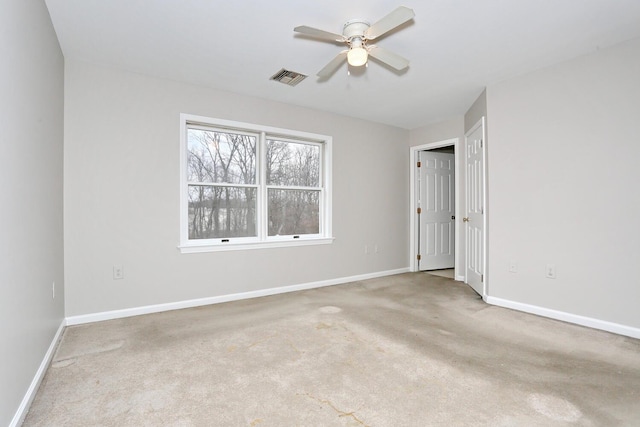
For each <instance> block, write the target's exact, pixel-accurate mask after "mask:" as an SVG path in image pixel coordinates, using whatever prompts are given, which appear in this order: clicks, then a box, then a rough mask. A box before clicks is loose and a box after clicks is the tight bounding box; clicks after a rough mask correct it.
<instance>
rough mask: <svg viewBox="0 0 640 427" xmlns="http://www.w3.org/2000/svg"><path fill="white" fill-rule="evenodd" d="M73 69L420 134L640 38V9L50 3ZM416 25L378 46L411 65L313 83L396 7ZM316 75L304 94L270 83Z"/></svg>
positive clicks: (566, 0) (536, 4) (558, 1)
mask: <svg viewBox="0 0 640 427" xmlns="http://www.w3.org/2000/svg"><path fill="white" fill-rule="evenodd" d="M46 4H47V6H48V8H49V11H50V14H51V18H52V20H53V24H54V27H55V30H56V32H57V35H58V39H59V41H60V45H61V47H62V51H63V53H64V55H65V57H66V58H67V59H73V60H81V61H87V62H92V63H96V64H102V65H106V66H110V67H115V68H119V69H124V70H129V71H133V72H138V73H143V74H148V75H152V76H157V77H162V78H168V79H172V80H178V81H184V82H189V83H195V84H198V85H204V86H209V87H213V88H218V89H223V90H228V91H232V92H238V93H242V94H248V95H253V96H257V97H260V98H267V99H271V100H275V101H280V102H285V103H289V104H294V105H300V106H304V107H310V108H314V109H319V110H325V111H332V112H335V113H338V114H343V115H348V116H352V117H358V118H362V119H366V120H371V121H375V122H380V123H385V124H389V125H394V126H398V127H401V128H405V129H413V128H416V127H420V126H424V125H427V124H431V123H435V122H437V121H440V120H443V119H447V118H450V117H452V116H455V115H461V114H464V112H465V111H466V110H467V109H468V108H469V106H470V105H471V103H472V102H473V101H474V100H475V99H476V97H477V96H478V95H479V94H480V93H481V92H482V90H483V88H484V87H485V86H487V85H490V84H493V83H496V82H499V81H501V80H505V79H508V78H510V77H513V76H516V75H519V74H523V73H526V72H528V71H532V70H534V69H537V68H541V67H544V66H547V65H551V64H554V63H557V62H561V61H563V60H566V59H570V58H573V57H576V56H579V55H583V54H586V53H589V52H593V51H595V50H597V49H600V48H603V47H607V46H610V45H613V44H616V43H619V42H622V41H625V40H628V39H632V38H637V37H640V1H638V0H429V1H425V0H421V1H417V0H393V1H392V0H348V1H344V0H322V1H319V0H316V1H304V0H270V1H260V2H259V1H257V0H231V1H230V0H227V1H220V0H46ZM401 5H403V6H407V7H409V8H412V9H413V10H414V11H415V13H416V17H415V19H414V20H413V21H411V22H409V23H407V24H405V25H404V26H403V27H402V28H401V29H400V30H398V31H393V32H391V33H389V34H387V35H385V36H384V37H381V38H380V39H377V40H376V44H378V45H380V46H381V47H384V48H386V49H389V50H392V51H394V52H396V53H398V54H400V55H402V56H404V57H406V58H408V59H409V60H410V61H411V65H410V66H409V69H408V70H406V71H405V72H402V73H399V72H395V71H392V70H390V69H389V68H386V67H384V66H382V65H380V64H379V63H376V62H374V61H370V64H369V67H368V68H367V69H364V70H363V69H356V70H352V73H351V75H350V76H349V75H347V66H346V64H345V65H344V66H343V67H342V68H341V69H339V70H338V71H337V72H336V73H335V74H334V75H333V76H332V77H331V78H330V79H329V80H327V81H318V79H317V78H316V76H315V74H316V73H317V72H318V71H319V70H320V69H321V68H322V67H323V66H324V65H325V64H326V63H328V62H329V61H330V60H331V59H332V58H333V57H334V56H335V55H336V54H337V53H338V52H340V50H342V47H341V46H339V45H337V44H336V45H334V44H332V43H327V42H322V41H317V40H313V39H309V38H306V37H303V36H300V35H296V34H295V33H294V32H293V28H294V27H295V26H298V25H308V26H312V27H316V28H319V29H323V30H326V31H330V32H335V33H341V32H342V25H343V24H344V22H346V21H347V20H349V19H353V18H364V19H365V20H368V21H370V22H371V23H373V22H375V21H377V20H378V19H380V18H382V17H383V16H384V15H386V14H387V13H389V12H390V11H392V10H393V9H395V8H396V7H398V6H401ZM281 68H286V69H289V70H293V71H297V72H301V73H303V74H308V75H309V77H308V78H307V79H306V80H304V81H303V82H302V83H300V84H299V85H298V86H296V87H290V86H287V85H284V84H282V83H277V82H274V81H271V80H269V78H270V77H271V76H272V75H273V74H274V73H276V72H277V71H278V70H280V69H281Z"/></svg>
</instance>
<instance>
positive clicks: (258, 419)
mask: <svg viewBox="0 0 640 427" xmlns="http://www.w3.org/2000/svg"><path fill="white" fill-rule="evenodd" d="M258 424H262V419H261V418H256V419H255V420H253V421H251V424H250V425H251V427H255V426H257V425H258Z"/></svg>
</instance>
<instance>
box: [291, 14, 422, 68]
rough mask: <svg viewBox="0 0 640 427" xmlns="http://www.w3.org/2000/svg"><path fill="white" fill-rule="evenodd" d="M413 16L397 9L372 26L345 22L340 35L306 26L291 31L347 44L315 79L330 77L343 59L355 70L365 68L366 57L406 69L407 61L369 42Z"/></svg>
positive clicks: (362, 21)
mask: <svg viewBox="0 0 640 427" xmlns="http://www.w3.org/2000/svg"><path fill="white" fill-rule="evenodd" d="M414 16H415V13H414V12H413V10H412V9H409V8H407V7H404V6H400V7H399V8H397V9H395V10H394V11H393V12H391V13H389V14H388V15H386V16H385V17H384V18H382V19H380V20H379V21H378V22H376V23H375V24H373V25H370V24H369V22H367V21H364V20H362V19H352V20H350V21H347V22H346V23H345V24H344V27H343V29H342V34H336V33H331V32H329V31H324V30H319V29H317V28H312V27H308V26H306V25H302V26H299V27H295V28H294V29H293V31H295V32H297V33H300V34H305V35H307V36H310V37H315V38H318V39H321V40H327V41H332V42H340V43H346V44H347V46H348V47H349V48H348V49H345V50H343V51H342V52H340V53H339V54H338V55H337V56H336V57H335V58H333V59H332V60H331V62H329V63H328V64H327V65H325V67H324V68H323V69H322V70H320V71H319V72H318V77H320V78H328V77H330V76H331V75H332V74H333V73H334V72H335V71H336V70H337V69H338V68H339V67H340V66H341V65H342V63H343V62H344V61H345V60H347V62H348V63H349V65H351V66H354V67H360V66H362V65H365V64H366V63H367V61H368V58H369V55H371V56H372V57H373V58H375V59H377V60H378V61H380V62H382V63H385V64H387V65H389V66H390V67H392V68H395V69H396V70H403V69H405V68H407V67H408V66H409V61H408V60H407V59H405V58H403V57H402V56H400V55H398V54H395V53H393V52H391V51H389V50H386V49H383V48H381V47H379V46H376V45H369V44H368V42H369V41H371V40H375V39H377V38H378V37H380V36H382V35H383V34H386V33H388V32H389V31H391V30H393V29H394V28H396V27H398V26H400V25H402V24H404V23H405V22H407V21H410V20H411V19H413V17H414Z"/></svg>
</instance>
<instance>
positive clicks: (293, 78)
mask: <svg viewBox="0 0 640 427" xmlns="http://www.w3.org/2000/svg"><path fill="white" fill-rule="evenodd" d="M306 78H307V76H305V75H304V74H300V73H296V72H295V71H289V70H285V69H284V68H283V69H282V70H280V71H278V72H277V73H275V74H274V75H273V76H271V80H275V81H277V82H280V83H284V84H286V85H289V86H295V85H297V84H298V83H300V82H301V81H303V80H304V79H306Z"/></svg>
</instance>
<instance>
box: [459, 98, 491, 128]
mask: <svg viewBox="0 0 640 427" xmlns="http://www.w3.org/2000/svg"><path fill="white" fill-rule="evenodd" d="M482 117H484V118H485V133H487V127H488V124H487V122H488V118H487V91H486V90H483V91H482V93H481V94H480V96H478V98H477V99H476V100H475V101H474V102H473V104H471V106H470V107H469V109H468V110H467V112H466V113H465V115H464V132H465V133H467V132H468V131H469V129H471V128H472V127H473V126H474V125H475V124H476V123H478V121H480V119H481V118H482ZM487 139H488V138H487Z"/></svg>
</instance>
